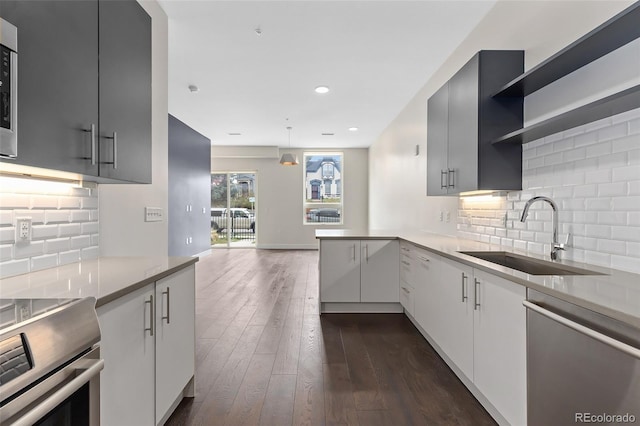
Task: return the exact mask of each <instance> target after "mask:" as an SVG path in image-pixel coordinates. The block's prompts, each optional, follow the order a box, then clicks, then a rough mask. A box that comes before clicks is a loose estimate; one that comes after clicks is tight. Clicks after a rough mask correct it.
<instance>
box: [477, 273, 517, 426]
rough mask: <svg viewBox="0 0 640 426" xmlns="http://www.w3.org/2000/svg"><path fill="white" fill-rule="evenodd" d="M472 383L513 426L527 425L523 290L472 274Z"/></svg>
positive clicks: (479, 274) (483, 274)
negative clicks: (474, 299) (473, 306)
mask: <svg viewBox="0 0 640 426" xmlns="http://www.w3.org/2000/svg"><path fill="white" fill-rule="evenodd" d="M474 281H475V282H474V287H476V289H475V293H476V294H477V296H478V299H477V301H476V304H477V305H478V306H477V307H476V310H475V311H474V329H473V333H474V339H473V358H474V368H473V383H474V384H475V385H476V386H477V387H478V389H479V390H480V392H482V394H483V395H484V396H486V397H487V399H488V400H489V401H490V402H491V403H492V404H493V405H494V406H495V407H496V409H497V410H498V411H499V412H500V414H502V416H503V417H504V418H505V419H506V420H507V421H508V422H509V423H510V424H512V425H517V426H520V425H526V424H527V409H526V408H527V351H526V344H527V338H526V336H527V334H526V333H527V331H526V329H527V327H526V310H525V307H524V306H522V301H523V300H525V299H526V289H525V287H523V286H521V285H518V284H515V283H513V282H510V281H507V280H505V279H502V278H499V277H496V276H494V275H491V274H488V273H486V272H484V271H479V270H477V269H476V270H474Z"/></svg>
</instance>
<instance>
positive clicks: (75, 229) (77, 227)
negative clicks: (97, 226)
mask: <svg viewBox="0 0 640 426" xmlns="http://www.w3.org/2000/svg"><path fill="white" fill-rule="evenodd" d="M58 229H59V232H58V235H59V236H60V237H71V236H76V235H80V234H82V225H81V224H79V223H65V224H62V225H58Z"/></svg>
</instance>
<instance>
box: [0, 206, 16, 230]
mask: <svg viewBox="0 0 640 426" xmlns="http://www.w3.org/2000/svg"><path fill="white" fill-rule="evenodd" d="M7 225H8V226H13V210H0V226H7Z"/></svg>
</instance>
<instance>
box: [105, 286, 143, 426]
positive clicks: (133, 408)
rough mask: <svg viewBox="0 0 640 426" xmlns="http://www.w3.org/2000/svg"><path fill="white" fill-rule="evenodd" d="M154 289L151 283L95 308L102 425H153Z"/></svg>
mask: <svg viewBox="0 0 640 426" xmlns="http://www.w3.org/2000/svg"><path fill="white" fill-rule="evenodd" d="M154 288H155V286H154V284H149V285H147V286H145V287H143V288H141V289H139V290H136V291H134V292H132V293H129V294H127V295H126V296H123V297H121V298H119V299H116V300H114V301H113V302H110V303H107V304H106V305H103V306H100V307H99V308H98V309H97V312H98V319H99V321H100V331H101V334H102V337H101V341H100V355H101V356H102V358H103V359H104V370H103V371H102V374H100V423H101V424H102V425H103V426H111V425H117V426H138V425H153V424H155V419H154V414H155V412H154V410H153V407H154V403H155V392H154V375H155V348H154V345H155V338H154V336H152V335H151V328H152V324H153V317H152V315H153V311H154V308H153V307H152V303H153V302H154V301H153V299H154Z"/></svg>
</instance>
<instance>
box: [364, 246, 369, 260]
mask: <svg viewBox="0 0 640 426" xmlns="http://www.w3.org/2000/svg"><path fill="white" fill-rule="evenodd" d="M364 253H365V259H366V263H369V244H365V245H364Z"/></svg>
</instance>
